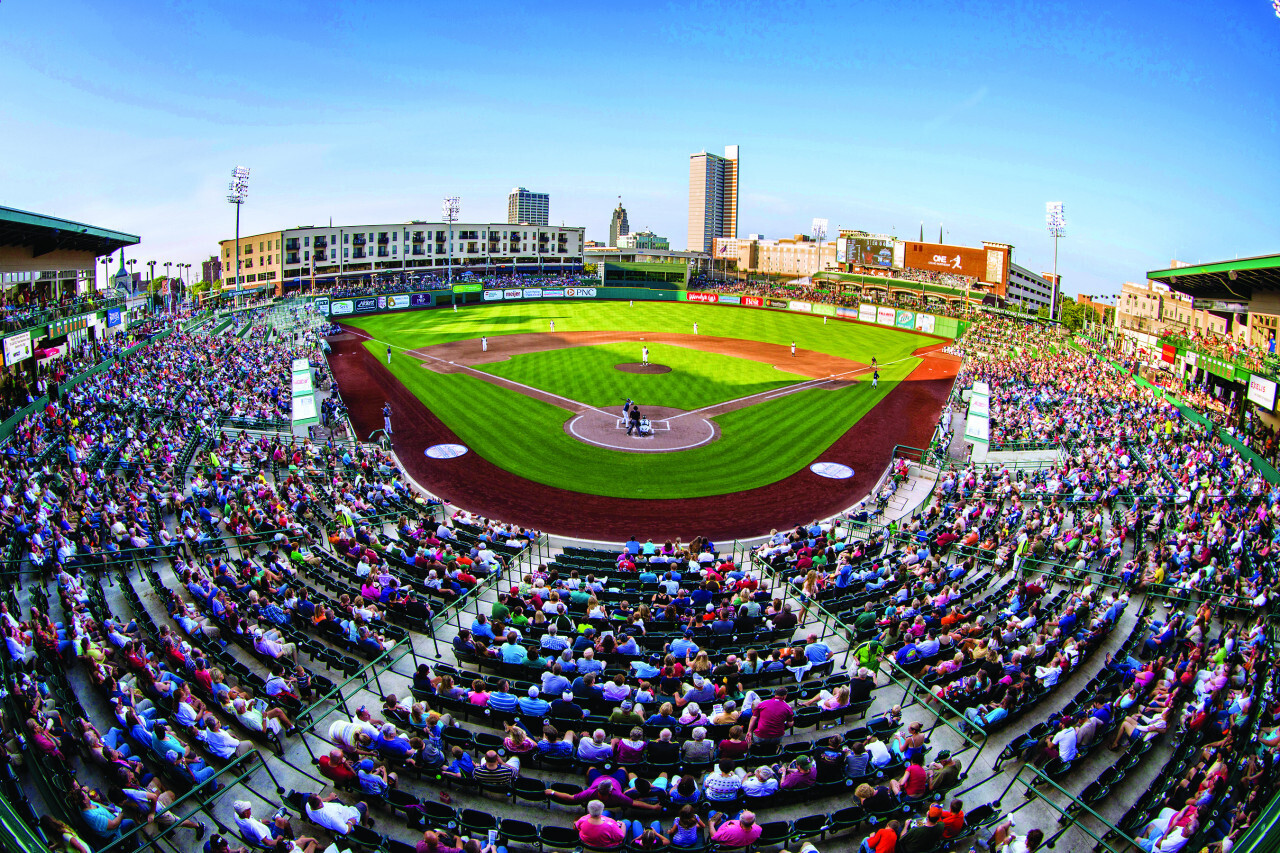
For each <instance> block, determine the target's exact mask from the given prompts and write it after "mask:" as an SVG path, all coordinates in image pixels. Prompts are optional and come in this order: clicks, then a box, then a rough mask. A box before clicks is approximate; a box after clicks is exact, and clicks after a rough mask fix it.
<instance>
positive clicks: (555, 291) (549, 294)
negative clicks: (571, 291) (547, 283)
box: [542, 287, 564, 299]
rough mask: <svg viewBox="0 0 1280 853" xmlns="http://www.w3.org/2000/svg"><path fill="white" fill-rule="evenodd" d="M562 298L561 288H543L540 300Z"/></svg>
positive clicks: (562, 289) (562, 290) (562, 291)
mask: <svg viewBox="0 0 1280 853" xmlns="http://www.w3.org/2000/svg"><path fill="white" fill-rule="evenodd" d="M562 296H564V288H563V287H544V288H542V298H543V299H551V298H553V297H554V298H559V297H562Z"/></svg>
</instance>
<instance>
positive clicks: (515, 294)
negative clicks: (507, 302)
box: [502, 287, 524, 299]
mask: <svg viewBox="0 0 1280 853" xmlns="http://www.w3.org/2000/svg"><path fill="white" fill-rule="evenodd" d="M522 296H524V289H523V288H519V287H508V288H507V289H506V290H504V291H502V298H503V299H519V298H520V297H522Z"/></svg>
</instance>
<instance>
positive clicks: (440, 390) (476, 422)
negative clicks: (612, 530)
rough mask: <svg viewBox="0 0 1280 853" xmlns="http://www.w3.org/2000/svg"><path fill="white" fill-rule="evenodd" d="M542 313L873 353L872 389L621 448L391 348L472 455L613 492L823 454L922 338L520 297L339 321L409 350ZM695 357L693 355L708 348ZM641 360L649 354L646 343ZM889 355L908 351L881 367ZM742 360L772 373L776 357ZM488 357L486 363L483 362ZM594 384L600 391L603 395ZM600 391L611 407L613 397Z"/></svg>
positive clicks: (570, 324) (807, 397)
mask: <svg viewBox="0 0 1280 853" xmlns="http://www.w3.org/2000/svg"><path fill="white" fill-rule="evenodd" d="M551 316H554V317H555V320H556V331H558V332H559V331H593V330H601V329H606V330H607V329H628V330H635V329H644V330H654V331H666V332H676V331H683V330H685V329H686V328H687V330H688V331H689V332H692V322H693V319H695V318H696V320H697V322H698V326H699V329H698V331H699V332H700V333H701V334H704V335H718V336H723V337H736V338H740V339H744V340H763V341H767V342H770V343H779V344H784V345H790V343H791V341H792V340H795V341H796V345H797V346H798V347H800V348H807V349H812V350H817V351H819V352H826V353H830V354H834V355H840V356H843V357H845V358H848V359H851V360H853V361H861V362H869V361H870V360H871V358H872V356H875V357H876V358H877V359H879V360H880V362H881V363H882V367H881V369H880V386H879V387H878V388H874V389H873V388H872V387H871V383H870V382H861V383H859V384H858V385H855V386H852V387H847V388H842V389H840V390H837V391H824V390H814V391H802V392H800V393H798V394H792V395H789V396H787V397H784V398H779V399H777V400H770V401H767V402H764V403H761V404H760V405H756V406H751V407H749V408H746V409H739V410H737V411H734V412H730V413H728V414H725V415H722V416H721V417H719V418H717V419H716V421H717V423H718V424H719V425H720V430H721V439H720V440H719V441H717V442H714V443H712V444H709V445H705V446H703V447H698V448H694V449H693V450H684V451H680V452H676V453H627V452H625V451H617V450H606V449H604V448H600V447H594V446H591V445H587V444H583V443H582V442H580V441H578V440H576V439H574V438H572V437H571V436H569V435H567V434H566V433H565V432H564V428H563V425H564V422H565V420H566V419H567V418H568V417H569V415H568V414H567V413H566V412H565V411H564V410H563V409H560V408H559V407H556V406H552V405H550V404H547V403H542V402H539V401H537V400H533V399H531V398H529V397H526V396H524V395H522V394H518V393H516V392H514V391H509V390H507V389H505V388H499V387H497V386H495V385H492V384H490V383H488V382H485V381H483V380H481V379H477V378H475V377H474V376H468V375H466V374H450V375H444V374H439V373H436V372H434V371H431V370H427V369H426V368H424V367H422V366H421V361H420V360H419V359H417V358H414V357H412V356H406V355H404V354H403V351H402V350H396V351H394V353H393V356H392V359H391V366H390V370H391V372H392V373H393V374H394V375H395V376H396V378H397V379H399V380H400V381H401V382H402V383H403V384H404V385H405V387H406V388H408V389H409V390H410V391H411V392H412V393H413V394H415V395H416V396H417V397H418V398H419V399H420V400H422V401H423V402H424V403H425V404H426V405H427V406H428V408H430V409H431V411H432V412H434V413H435V414H436V416H437V417H439V418H440V420H442V421H443V422H444V423H445V424H447V425H448V426H449V428H450V429H452V430H453V431H454V432H455V433H457V434H458V436H459V437H460V438H461V439H462V441H463V442H465V443H466V444H467V445H468V446H470V447H471V449H472V451H473V452H475V453H479V454H480V455H481V456H483V457H485V458H486V459H488V460H489V461H491V462H492V463H494V464H495V465H497V466H499V467H501V468H504V469H506V470H508V471H511V472H513V473H516V474H518V475H520V476H522V477H526V478H528V479H530V480H534V481H535V482H539V483H544V484H546V485H550V486H557V487H559V488H564V489H569V490H572V491H577V492H583V493H586V494H595V495H609V496H614V497H638V498H684V497H707V496H712V495H720V494H730V493H732V492H738V491H742V490H744V489H750V488H755V487H757V486H764V485H768V484H769V483H772V482H776V481H777V480H780V479H782V478H783V477H786V476H788V475H790V474H792V473H794V472H795V471H797V470H798V469H800V468H801V467H802V466H804V465H808V464H809V463H811V462H813V461H814V460H815V459H817V458H819V457H820V456H821V453H822V451H823V450H825V449H826V448H827V447H829V446H830V445H831V443H832V442H834V441H835V440H836V439H837V438H839V437H840V436H841V435H843V434H844V433H845V432H846V431H847V430H848V429H849V428H850V427H851V426H853V425H854V424H855V423H857V421H858V420H859V419H860V418H861V417H862V416H863V415H865V414H866V413H867V412H868V411H870V410H871V408H872V407H874V406H875V404H876V403H878V402H880V400H881V399H882V398H883V397H884V396H885V395H886V394H888V393H889V391H891V390H892V389H893V388H894V387H895V386H896V385H897V383H898V382H899V381H900V380H902V379H903V378H905V377H906V376H907V375H908V374H909V373H910V372H911V371H912V370H913V369H914V368H915V367H916V365H917V364H918V363H919V359H917V358H907V357H906V356H907V354H909V353H910V352H911V351H912V350H913V349H915V348H916V347H919V346H920V345H921V344H922V343H923V342H924V341H923V339H921V338H920V337H918V336H915V335H908V334H904V333H902V332H898V331H895V330H893V329H892V328H889V327H884V328H877V327H872V326H864V325H860V324H853V323H840V322H835V321H833V322H831V323H828V324H826V325H824V324H823V323H822V321H821V320H820V319H818V318H816V317H802V316H797V315H791V314H781V313H777V312H769V311H753V310H750V309H745V308H743V309H732V308H716V307H711V306H700V305H688V304H667V305H663V304H660V303H638V304H636V305H635V306H634V307H632V306H628V305H627V304H626V303H618V302H610V303H590V302H577V303H553V304H550V305H548V304H545V303H543V304H530V303H519V304H511V305H499V306H492V307H484V308H468V309H465V310H462V311H458V312H457V313H455V312H453V311H449V310H439V309H437V310H434V311H429V312H427V311H423V312H407V313H403V314H386V315H381V316H376V317H365V318H354V319H348V318H343V319H344V322H347V323H349V324H350V325H352V326H358V327H361V328H363V329H364V330H365V331H366V332H368V333H369V334H370V336H371V337H373V338H374V339H375V340H374V341H371V342H367V343H366V344H365V346H366V348H368V349H369V351H370V352H372V353H373V355H374V356H375V357H376V358H378V359H379V360H383V359H385V356H386V345H387V343H390V344H392V345H393V347H397V348H404V349H414V348H417V347H421V346H426V345H429V344H434V343H442V342H445V341H451V340H459V339H467V338H475V337H479V336H480V335H490V336H493V335H499V334H516V333H523V332H544V331H547V330H548V320H549V318H550V317H551ZM624 346H626V347H627V348H628V350H629V351H630V352H631V355H630V356H629V357H626V358H624V359H620V360H625V361H636V360H638V355H639V350H638V348H637V346H636V345H635V344H630V343H629V344H625V345H624ZM586 349H595V348H590V347H577V348H570V349H566V350H560V351H558V352H557V353H547V354H546V355H557V354H558V355H560V356H562V357H563V356H566V355H568V354H570V353H572V352H574V351H575V350H586ZM675 349H682V348H679V347H676V348H675ZM687 352H692V351H687ZM693 354H694V355H695V356H696V357H699V358H701V357H704V356H705V355H706V354H704V353H693ZM536 355H540V354H537V353H530V354H527V355H525V356H522V357H521V358H522V359H523V358H532V357H534V356H536ZM650 358H651V359H652V360H654V361H658V360H659V359H658V358H657V356H656V355H655V352H654V348H653V347H651V348H650ZM721 358H726V357H724V356H721ZM898 359H904V360H902V361H897V363H895V364H885V363H886V362H892V361H896V360H898ZM730 360H732V361H739V360H737V359H730ZM514 361H515V360H513V363H514ZM614 363H616V362H610V364H609V365H608V367H607V374H608V379H607V380H604V379H602V380H601V381H602V382H605V383H607V382H611V381H612V380H613V378H614V376H617V377H621V378H622V379H623V380H624V381H626V382H632V381H635V380H640V379H652V378H660V377H650V376H639V375H635V374H623V373H621V372H619V371H616V370H614V369H613V366H612V365H613V364H614ZM664 363H665V362H664ZM746 363H747V364H749V365H751V366H753V367H764V368H765V369H767V370H769V371H771V372H772V373H774V374H777V373H778V371H776V370H773V368H772V367H768V366H765V365H759V364H757V363H754V362H746ZM492 367H494V365H490V366H489V368H492ZM495 372H496V371H495ZM597 372H598V373H599V371H597ZM673 373H674V371H673ZM664 375H666V376H671V375H672V374H664ZM744 375H745V374H744ZM783 378H784V379H785V377H783ZM529 384H535V383H529ZM784 384H785V383H784ZM602 387H603V390H602V391H601V392H600V393H602V394H603V393H612V392H611V391H610V390H609V389H608V388H607V387H605V386H602ZM634 387H639V386H638V385H636V386H634ZM592 393H594V392H592ZM744 393H751V392H750V391H747V392H744ZM615 396H616V394H615ZM632 396H633V397H635V396H636V395H634V394H633V395H632ZM730 396H731V397H738V396H743V395H742V394H737V393H733V394H731V395H730ZM577 399H582V398H577ZM637 399H640V398H639V397H637ZM583 402H588V400H583ZM606 402H607V403H610V404H614V405H616V404H619V403H620V402H621V398H620V397H618V398H617V399H612V400H608V401H606ZM642 402H643V401H642ZM711 402H715V400H714V399H709V400H707V401H706V402H701V403H699V405H688V406H681V408H700V407H701V406H703V405H707V404H708V403H711ZM653 404H658V401H656V400H655V401H653ZM666 405H674V404H671V403H666ZM446 497H447V496H446Z"/></svg>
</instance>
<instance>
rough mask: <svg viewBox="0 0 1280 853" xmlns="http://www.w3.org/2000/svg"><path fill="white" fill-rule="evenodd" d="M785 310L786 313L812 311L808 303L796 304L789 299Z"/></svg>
mask: <svg viewBox="0 0 1280 853" xmlns="http://www.w3.org/2000/svg"><path fill="white" fill-rule="evenodd" d="M787 310H788V311H812V310H813V306H812V305H810V304H809V303H808V302H797V301H796V300H794V299H791V300H789V301H788V302H787Z"/></svg>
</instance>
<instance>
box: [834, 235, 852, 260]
mask: <svg viewBox="0 0 1280 853" xmlns="http://www.w3.org/2000/svg"><path fill="white" fill-rule="evenodd" d="M848 242H849V241H848V240H836V263H837V264H843V263H848V261H847V258H848V257H849V256H848V254H847V253H846V252H845V246H846V245H848Z"/></svg>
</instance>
